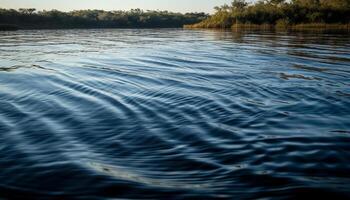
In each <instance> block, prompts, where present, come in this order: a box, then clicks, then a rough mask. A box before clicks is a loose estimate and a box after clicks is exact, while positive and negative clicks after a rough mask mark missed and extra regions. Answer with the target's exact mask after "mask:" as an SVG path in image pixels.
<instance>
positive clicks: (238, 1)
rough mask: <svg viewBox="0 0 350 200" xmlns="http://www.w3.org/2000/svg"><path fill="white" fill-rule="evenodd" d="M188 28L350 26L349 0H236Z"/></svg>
mask: <svg viewBox="0 0 350 200" xmlns="http://www.w3.org/2000/svg"><path fill="white" fill-rule="evenodd" d="M215 10H216V12H215V13H214V14H213V15H211V16H210V17H209V18H207V19H205V20H203V21H201V22H199V23H195V24H192V25H185V27H186V28H240V27H242V28H271V27H280V28H288V27H292V28H341V29H349V28H350V26H349V24H350V0H260V1H257V2H255V3H248V2H247V1H245V0H234V1H233V2H232V3H231V5H223V6H221V7H215Z"/></svg>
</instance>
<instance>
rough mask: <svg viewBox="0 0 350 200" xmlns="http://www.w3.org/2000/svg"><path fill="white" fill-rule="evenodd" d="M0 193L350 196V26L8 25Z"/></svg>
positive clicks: (0, 47) (3, 39)
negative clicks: (340, 29) (293, 29)
mask: <svg viewBox="0 0 350 200" xmlns="http://www.w3.org/2000/svg"><path fill="white" fill-rule="evenodd" d="M0 167H1V171H0V180H1V182H0V199H49V198H50V199H115V198H131V199H133V198H134V199H211V198H213V199H214V198H215V199H231V198H235V199H237V198H238V199H259V198H260V199H263V198H269V199H270V198H275V199H290V198H299V199H301V198H303V197H309V196H310V195H313V196H321V197H325V198H327V197H328V198H333V199H342V198H343V199H346V198H350V173H349V172H350V35H349V34H335V33H321V32H304V33H301V32H299V33H287V32H278V33H276V32H229V31H210V30H182V29H145V30H38V31H17V32H1V33H0Z"/></svg>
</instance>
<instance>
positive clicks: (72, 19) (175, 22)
mask: <svg viewBox="0 0 350 200" xmlns="http://www.w3.org/2000/svg"><path fill="white" fill-rule="evenodd" d="M207 17H208V14H206V13H185V14H182V13H174V12H168V11H152V10H147V11H144V10H141V9H132V10H129V11H104V10H76V11H71V12H61V11H58V10H50V11H45V10H44V11H36V9H34V8H27V9H24V8H22V9H18V10H15V9H0V30H1V29H15V28H16V27H17V28H23V29H39V28H46V29H51V28H52V29H53V28H55V29H56V28H175V27H182V26H183V25H184V24H194V23H198V22H200V21H202V20H204V19H206V18H207Z"/></svg>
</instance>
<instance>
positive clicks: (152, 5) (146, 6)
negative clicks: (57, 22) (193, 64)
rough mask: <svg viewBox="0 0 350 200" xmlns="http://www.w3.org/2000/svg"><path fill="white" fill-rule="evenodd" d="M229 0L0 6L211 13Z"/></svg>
mask: <svg viewBox="0 0 350 200" xmlns="http://www.w3.org/2000/svg"><path fill="white" fill-rule="evenodd" d="M230 2H231V0H0V7H1V8H14V9H18V8H36V9H38V10H44V9H46V10H51V9H57V10H61V11H71V10H79V9H102V10H129V9H131V8H141V9H143V10H157V9H158V10H169V11H173V12H207V13H212V12H213V10H214V9H213V8H214V7H215V6H220V5H223V4H225V3H230Z"/></svg>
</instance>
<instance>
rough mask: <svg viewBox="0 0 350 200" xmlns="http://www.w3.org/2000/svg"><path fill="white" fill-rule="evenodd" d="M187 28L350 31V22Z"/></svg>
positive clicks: (196, 27) (189, 27) (193, 27)
mask: <svg viewBox="0 0 350 200" xmlns="http://www.w3.org/2000/svg"><path fill="white" fill-rule="evenodd" d="M184 28H186V29H226V30H292V31H302V30H334V31H337V30H339V31H347V32H349V31H350V24H326V23H307V24H293V25H290V24H234V25H232V26H231V27H229V28H226V27H222V28H218V27H211V26H203V25H202V24H193V25H185V26H184Z"/></svg>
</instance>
